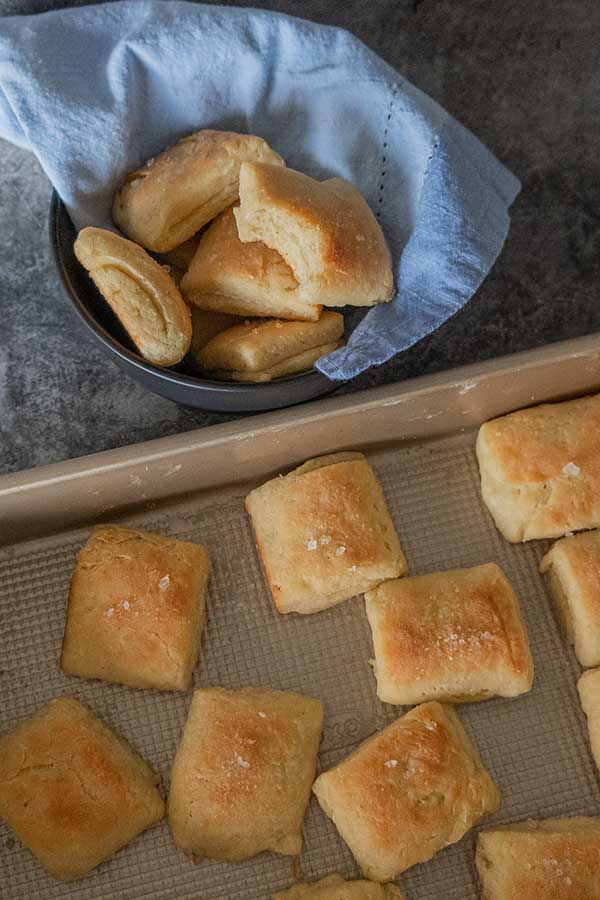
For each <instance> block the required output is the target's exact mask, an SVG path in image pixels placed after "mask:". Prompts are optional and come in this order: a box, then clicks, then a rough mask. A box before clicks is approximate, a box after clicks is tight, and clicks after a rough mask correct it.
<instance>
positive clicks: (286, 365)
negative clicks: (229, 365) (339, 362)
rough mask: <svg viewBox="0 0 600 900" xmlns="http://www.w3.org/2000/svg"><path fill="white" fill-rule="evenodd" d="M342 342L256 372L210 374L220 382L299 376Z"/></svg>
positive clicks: (226, 370)
mask: <svg viewBox="0 0 600 900" xmlns="http://www.w3.org/2000/svg"><path fill="white" fill-rule="evenodd" d="M342 344H343V341H334V342H333V343H331V344H321V345H320V346H319V347H313V348H312V349H311V350H303V351H302V352H301V353H297V354H296V355H295V356H289V357H288V358H287V359H284V360H282V361H281V362H279V363H275V365H273V366H270V367H269V368H268V369H259V370H257V371H254V370H249V369H214V370H213V371H211V372H210V375H211V376H212V377H213V378H217V379H219V380H220V381H252V382H265V381H273V379H274V378H285V377H286V376H288V375H299V374H301V373H302V372H308V370H309V369H311V368H312V366H313V365H314V364H315V363H316V361H317V360H318V359H321V357H322V356H326V355H327V354H328V353H333V351H334V350H337V349H338V347H341V346H342Z"/></svg>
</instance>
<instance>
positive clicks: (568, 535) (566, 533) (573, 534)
mask: <svg viewBox="0 0 600 900" xmlns="http://www.w3.org/2000/svg"><path fill="white" fill-rule="evenodd" d="M565 537H575V533H574V532H573V531H566V532H565Z"/></svg>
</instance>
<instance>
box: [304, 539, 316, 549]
mask: <svg viewBox="0 0 600 900" xmlns="http://www.w3.org/2000/svg"><path fill="white" fill-rule="evenodd" d="M306 549H307V550H316V549H317V542H316V541H312V540H311V541H308V542H307V544H306Z"/></svg>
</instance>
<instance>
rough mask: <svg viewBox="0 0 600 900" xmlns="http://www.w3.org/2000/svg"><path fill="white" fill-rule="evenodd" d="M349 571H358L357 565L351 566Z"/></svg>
mask: <svg viewBox="0 0 600 900" xmlns="http://www.w3.org/2000/svg"><path fill="white" fill-rule="evenodd" d="M348 571H349V572H356V566H350V568H349V569H348Z"/></svg>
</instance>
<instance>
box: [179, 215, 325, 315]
mask: <svg viewBox="0 0 600 900" xmlns="http://www.w3.org/2000/svg"><path fill="white" fill-rule="evenodd" d="M181 291H182V293H183V296H184V297H185V299H186V300H187V302H188V303H190V304H192V305H193V306H198V307H200V308H201V309H207V310H211V311H214V312H226V313H234V314H237V315H241V316H275V317H277V318H279V319H304V320H306V321H313V322H314V321H316V320H317V319H318V318H319V316H320V315H321V310H322V307H321V306H316V305H315V304H314V303H310V302H306V301H305V300H304V298H302V299H301V298H300V297H299V288H298V282H297V281H296V279H295V278H294V274H293V272H292V270H291V269H290V267H289V266H288V265H287V263H286V262H284V260H283V259H282V257H281V256H280V255H279V253H277V252H276V251H275V250H271V249H270V248H269V247H267V245H266V244H263V243H261V242H260V241H252V242H251V243H247V244H243V243H242V241H240V239H239V236H238V231H237V225H236V223H235V218H234V216H233V210H231V209H228V210H227V211H226V212H224V213H222V214H221V215H220V216H218V217H217V218H216V219H215V221H214V222H213V223H212V224H211V226H210V227H209V228H208V230H207V231H206V233H205V234H204V235H203V237H202V240H201V241H200V244H199V245H198V249H197V251H196V253H195V255H194V258H193V260H192V262H191V264H190V267H189V269H188V271H187V274H186V275H185V276H184V278H183V279H182V282H181Z"/></svg>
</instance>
